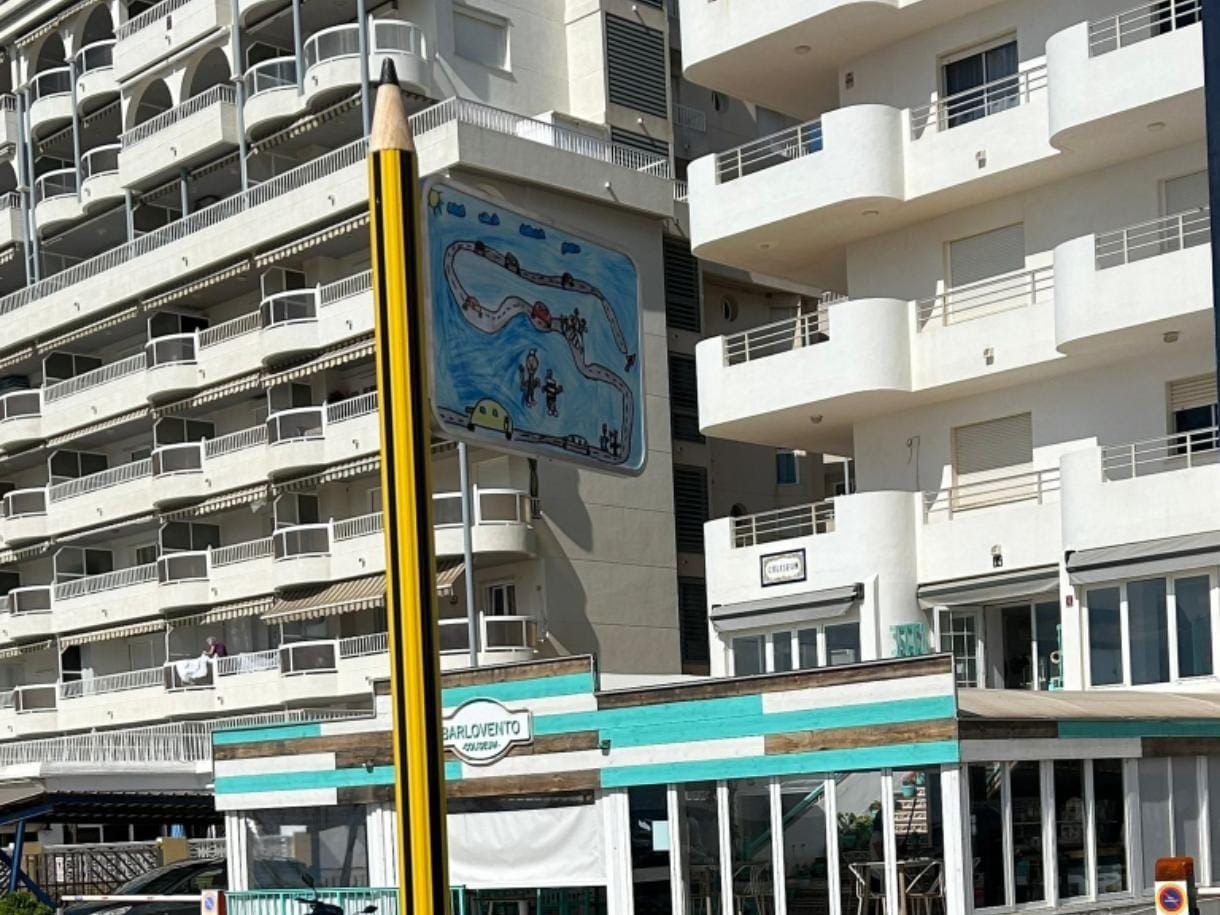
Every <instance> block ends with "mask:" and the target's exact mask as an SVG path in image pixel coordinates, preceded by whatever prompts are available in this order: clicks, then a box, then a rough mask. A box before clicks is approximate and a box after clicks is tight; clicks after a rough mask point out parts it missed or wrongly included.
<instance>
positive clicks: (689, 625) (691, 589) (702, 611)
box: [678, 578, 711, 672]
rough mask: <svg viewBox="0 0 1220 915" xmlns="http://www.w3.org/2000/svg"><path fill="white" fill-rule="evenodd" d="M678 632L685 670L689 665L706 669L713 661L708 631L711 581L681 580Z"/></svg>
mask: <svg viewBox="0 0 1220 915" xmlns="http://www.w3.org/2000/svg"><path fill="white" fill-rule="evenodd" d="M678 633H679V639H680V644H681V651H682V667H683V671H684V672H693V671H686V667H687V666H688V665H694V666H699V667H700V668H701V669H704V668H706V666H707V664H708V663H709V661H710V660H711V655H710V652H709V650H708V633H707V582H706V581H704V579H702V578H679V579H678Z"/></svg>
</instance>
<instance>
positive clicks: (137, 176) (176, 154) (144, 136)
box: [119, 85, 238, 187]
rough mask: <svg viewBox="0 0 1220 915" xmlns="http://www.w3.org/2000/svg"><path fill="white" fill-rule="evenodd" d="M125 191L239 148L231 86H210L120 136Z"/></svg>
mask: <svg viewBox="0 0 1220 915" xmlns="http://www.w3.org/2000/svg"><path fill="white" fill-rule="evenodd" d="M119 142H120V145H121V146H122V150H121V151H120V153H119V172H120V174H121V176H122V182H123V186H124V187H136V186H142V185H145V184H148V183H151V182H152V181H154V180H155V179H157V178H159V177H161V176H164V175H168V174H177V173H178V172H179V171H180V170H181V169H184V168H189V167H190V166H192V165H198V164H199V163H201V162H204V161H206V160H209V159H212V158H214V157H215V156H217V155H218V154H220V153H221V152H224V151H227V150H230V149H232V148H233V147H235V146H237V144H238V136H237V105H236V95H235V93H234V90H233V87H232V86H229V85H221V86H213V87H212V88H210V89H207V90H205V91H203V92H201V93H199V95H196V96H194V97H193V98H189V99H187V100H186V101H185V102H183V103H182V104H181V105H178V106H176V107H174V108H170V109H169V110H168V111H163V112H161V113H160V114H158V115H156V116H154V117H151V118H149V119H148V120H147V121H144V122H142V123H140V124H137V125H135V126H134V127H132V128H131V129H130V130H128V131H126V132H125V133H124V134H123V135H122V137H121V138H120V141H119Z"/></svg>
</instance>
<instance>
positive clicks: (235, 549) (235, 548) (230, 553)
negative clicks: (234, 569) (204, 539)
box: [212, 537, 272, 568]
mask: <svg viewBox="0 0 1220 915" xmlns="http://www.w3.org/2000/svg"><path fill="white" fill-rule="evenodd" d="M271 553H272V549H271V538H270V537H263V538H262V539H260V540H247V541H246V542H245V543H234V544H232V545H231V546H220V547H217V548H216V549H214V550H212V568H217V567H218V566H231V565H234V564H236V563H239V562H252V561H254V560H255V559H263V558H266V557H267V556H270V555H271Z"/></svg>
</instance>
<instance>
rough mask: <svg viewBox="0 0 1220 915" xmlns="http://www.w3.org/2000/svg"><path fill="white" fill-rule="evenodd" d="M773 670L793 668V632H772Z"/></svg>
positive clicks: (781, 671)
mask: <svg viewBox="0 0 1220 915" xmlns="http://www.w3.org/2000/svg"><path fill="white" fill-rule="evenodd" d="M771 659H772V661H773V664H772V668H771V669H772V670H773V671H775V673H783V672H784V671H786V670H792V633H791V632H788V631H787V630H785V631H783V632H773V633H771Z"/></svg>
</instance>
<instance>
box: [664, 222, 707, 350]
mask: <svg viewBox="0 0 1220 915" xmlns="http://www.w3.org/2000/svg"><path fill="white" fill-rule="evenodd" d="M662 255H663V257H664V263H665V322H666V323H667V324H668V325H669V326H670V327H671V328H673V329H674V330H689V331H694V332H695V333H699V332H700V331H701V330H702V325H701V322H700V311H701V306H700V297H699V261H698V260H696V259H695V256H694V255H693V254H691V250H690V242H688V241H686V240H684V239H681V238H675V237H673V236H672V235H666V236H665V240H664V244H663V247H662Z"/></svg>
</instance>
